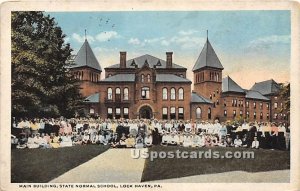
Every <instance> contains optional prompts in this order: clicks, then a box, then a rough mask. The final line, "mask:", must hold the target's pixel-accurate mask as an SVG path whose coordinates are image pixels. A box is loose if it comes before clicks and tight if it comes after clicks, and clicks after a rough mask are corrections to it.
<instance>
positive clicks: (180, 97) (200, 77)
mask: <svg viewBox="0 0 300 191" xmlns="http://www.w3.org/2000/svg"><path fill="white" fill-rule="evenodd" d="M172 54H173V53H172V52H167V53H166V59H165V60H163V59H160V58H156V57H154V56H151V55H148V54H146V55H142V56H139V57H136V58H132V59H127V57H126V52H120V62H119V63H118V64H115V65H112V66H110V67H107V68H105V77H104V79H101V73H102V69H101V66H100V64H99V62H98V61H97V59H96V57H95V55H94V53H93V51H92V49H91V47H90V45H89V43H88V41H87V40H85V42H84V44H83V45H82V47H81V48H80V50H79V52H78V54H77V56H76V57H75V59H74V60H73V62H74V65H73V66H72V68H71V71H72V73H73V75H74V76H75V78H77V79H78V80H79V83H80V86H81V90H80V91H81V93H82V95H83V96H84V97H86V99H85V104H86V110H85V112H86V113H89V114H90V115H96V116H100V117H101V118H157V119H184V120H190V119H192V120H214V119H220V120H221V121H225V120H236V119H248V120H249V121H255V120H256V121H271V120H273V119H274V120H276V121H280V120H281V121H282V120H287V116H286V115H284V114H281V113H280V112H279V111H278V108H279V107H280V106H281V104H282V100H279V98H278V97H279V96H278V91H279V88H278V87H279V85H278V84H277V83H276V82H275V81H274V80H270V81H266V82H260V83H256V84H255V85H254V86H253V87H252V88H251V89H250V90H246V89H243V88H241V87H240V86H239V85H238V84H237V83H236V82H234V80H233V79H231V78H230V77H229V76H227V77H225V78H223V77H222V71H223V69H224V68H223V66H222V64H221V62H220V60H219V58H218V56H217V54H216V53H215V51H214V49H213V47H212V45H211V44H210V42H209V40H208V39H207V41H206V43H205V45H204V47H203V49H202V51H201V53H200V55H199V57H198V59H197V61H196V63H195V65H194V67H193V73H194V79H193V80H194V85H193V90H192V87H191V86H192V85H191V84H192V82H191V81H190V80H189V79H187V78H186V71H187V68H185V67H183V66H180V65H177V64H175V63H174V62H173V58H172ZM266 90H268V91H266ZM275 114H276V118H275ZM271 116H274V118H273V117H271ZM283 116H286V117H283Z"/></svg>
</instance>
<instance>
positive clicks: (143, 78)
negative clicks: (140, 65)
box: [141, 74, 145, 82]
mask: <svg viewBox="0 0 300 191" xmlns="http://www.w3.org/2000/svg"><path fill="white" fill-rule="evenodd" d="M144 81H145V76H144V74H142V75H141V82H144Z"/></svg>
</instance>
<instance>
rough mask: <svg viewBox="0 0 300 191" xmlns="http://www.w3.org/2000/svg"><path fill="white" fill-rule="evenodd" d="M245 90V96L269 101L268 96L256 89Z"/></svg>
mask: <svg viewBox="0 0 300 191" xmlns="http://www.w3.org/2000/svg"><path fill="white" fill-rule="evenodd" d="M245 91H246V98H250V99H258V100H265V101H269V100H270V99H269V98H267V97H265V96H263V95H262V94H261V93H259V92H258V91H254V90H245Z"/></svg>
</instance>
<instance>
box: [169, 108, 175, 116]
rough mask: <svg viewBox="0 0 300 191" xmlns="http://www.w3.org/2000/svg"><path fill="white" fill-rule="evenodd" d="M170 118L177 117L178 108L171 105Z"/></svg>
mask: <svg viewBox="0 0 300 191" xmlns="http://www.w3.org/2000/svg"><path fill="white" fill-rule="evenodd" d="M170 119H176V108H175V107H171V112H170Z"/></svg>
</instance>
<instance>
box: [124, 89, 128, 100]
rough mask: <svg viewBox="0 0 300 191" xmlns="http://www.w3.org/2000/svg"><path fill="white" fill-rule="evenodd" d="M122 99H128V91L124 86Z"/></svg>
mask: <svg viewBox="0 0 300 191" xmlns="http://www.w3.org/2000/svg"><path fill="white" fill-rule="evenodd" d="M123 91H124V95H123V96H124V100H128V99H129V91H128V88H124V90H123Z"/></svg>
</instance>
